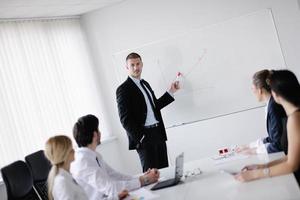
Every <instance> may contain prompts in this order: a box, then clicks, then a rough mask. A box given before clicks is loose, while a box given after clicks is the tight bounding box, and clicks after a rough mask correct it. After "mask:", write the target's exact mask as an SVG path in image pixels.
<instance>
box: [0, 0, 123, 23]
mask: <svg viewBox="0 0 300 200" xmlns="http://www.w3.org/2000/svg"><path fill="white" fill-rule="evenodd" d="M123 1H125V0H0V19H19V18H47V17H62V16H74V15H81V14H83V13H86V12H89V11H92V10H96V9H100V8H104V7H107V6H111V5H114V4H117V3H121V2H123Z"/></svg>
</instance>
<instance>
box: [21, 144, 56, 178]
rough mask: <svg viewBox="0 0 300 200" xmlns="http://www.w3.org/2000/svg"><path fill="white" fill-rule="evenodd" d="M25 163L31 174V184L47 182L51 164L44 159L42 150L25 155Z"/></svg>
mask: <svg viewBox="0 0 300 200" xmlns="http://www.w3.org/2000/svg"><path fill="white" fill-rule="evenodd" d="M25 161H26V163H27V164H28V167H29V169H30V170H31V172H32V176H33V182H44V181H47V178H48V174H49V171H50V169H51V163H50V161H49V160H48V159H47V158H46V156H45V154H44V151H43V150H40V151H37V152H34V153H32V154H29V155H27V156H26V157H25Z"/></svg>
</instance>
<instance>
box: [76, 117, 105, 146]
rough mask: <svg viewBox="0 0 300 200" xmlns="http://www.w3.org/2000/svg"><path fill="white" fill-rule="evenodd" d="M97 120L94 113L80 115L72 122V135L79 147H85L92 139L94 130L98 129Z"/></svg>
mask: <svg viewBox="0 0 300 200" xmlns="http://www.w3.org/2000/svg"><path fill="white" fill-rule="evenodd" d="M98 126H99V120H98V118H97V117H96V116H94V115H86V116H82V117H80V118H79V119H78V121H77V122H76V123H75V124H74V127H73V136H74V139H75V141H76V143H77V145H78V146H79V147H86V146H87V145H89V144H91V143H92V141H93V136H94V131H98Z"/></svg>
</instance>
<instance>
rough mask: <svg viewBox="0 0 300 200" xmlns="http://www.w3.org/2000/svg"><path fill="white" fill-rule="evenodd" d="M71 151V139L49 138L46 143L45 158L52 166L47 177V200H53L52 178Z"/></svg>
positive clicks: (62, 137) (64, 137) (62, 136)
mask: <svg viewBox="0 0 300 200" xmlns="http://www.w3.org/2000/svg"><path fill="white" fill-rule="evenodd" d="M72 149H73V147H72V141H71V139H70V138H69V137H67V136H64V135H58V136H54V137H51V138H49V139H48V140H47V142H46V145H45V156H46V157H47V158H48V159H49V160H50V162H51V164H52V168H51V170H50V172H49V175H48V197H49V200H53V195H52V190H53V184H54V178H55V176H56V175H57V173H58V169H59V168H60V167H61V166H62V165H63V164H64V163H65V161H66V160H67V159H68V156H69V154H70V152H71V151H72Z"/></svg>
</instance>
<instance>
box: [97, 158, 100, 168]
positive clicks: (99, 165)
mask: <svg viewBox="0 0 300 200" xmlns="http://www.w3.org/2000/svg"><path fill="white" fill-rule="evenodd" d="M96 161H97V163H98V165H99V167H101V165H100V163H99V160H98V158H97V157H96Z"/></svg>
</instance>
